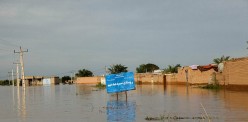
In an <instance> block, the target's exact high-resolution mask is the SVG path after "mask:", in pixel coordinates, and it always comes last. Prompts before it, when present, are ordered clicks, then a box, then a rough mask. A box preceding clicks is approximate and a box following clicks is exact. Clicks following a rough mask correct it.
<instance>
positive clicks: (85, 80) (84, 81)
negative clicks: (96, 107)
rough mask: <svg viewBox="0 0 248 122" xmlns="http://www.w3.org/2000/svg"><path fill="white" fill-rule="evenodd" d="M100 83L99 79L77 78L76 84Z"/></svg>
mask: <svg viewBox="0 0 248 122" xmlns="http://www.w3.org/2000/svg"><path fill="white" fill-rule="evenodd" d="M99 82H101V77H77V80H76V83H78V84H97V83H99Z"/></svg>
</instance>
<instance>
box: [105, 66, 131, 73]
mask: <svg viewBox="0 0 248 122" xmlns="http://www.w3.org/2000/svg"><path fill="white" fill-rule="evenodd" d="M108 70H109V72H110V73H111V74H117V73H121V72H127V71H128V70H127V67H126V66H124V65H121V64H115V65H112V66H111V67H110V68H108Z"/></svg>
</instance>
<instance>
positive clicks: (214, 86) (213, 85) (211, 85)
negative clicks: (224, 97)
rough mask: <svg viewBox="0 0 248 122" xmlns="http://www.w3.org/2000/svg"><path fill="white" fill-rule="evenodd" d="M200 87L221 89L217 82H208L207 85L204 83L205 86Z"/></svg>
mask: <svg viewBox="0 0 248 122" xmlns="http://www.w3.org/2000/svg"><path fill="white" fill-rule="evenodd" d="M201 88H203V89H221V86H220V85H218V84H216V85H215V84H208V85H205V86H202V87H201Z"/></svg>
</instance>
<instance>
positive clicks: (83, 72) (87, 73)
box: [76, 69, 93, 77]
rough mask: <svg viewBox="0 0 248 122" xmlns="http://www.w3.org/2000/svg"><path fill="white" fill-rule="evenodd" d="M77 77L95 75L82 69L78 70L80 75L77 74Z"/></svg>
mask: <svg viewBox="0 0 248 122" xmlns="http://www.w3.org/2000/svg"><path fill="white" fill-rule="evenodd" d="M76 76H77V77H92V76H93V73H92V72H91V71H90V70H87V69H82V70H78V73H77V74H76Z"/></svg>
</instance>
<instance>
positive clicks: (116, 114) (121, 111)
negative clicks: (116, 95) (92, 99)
mask: <svg viewBox="0 0 248 122" xmlns="http://www.w3.org/2000/svg"><path fill="white" fill-rule="evenodd" d="M135 118H136V102H131V101H108V102H107V120H108V122H116V121H120V122H133V121H135Z"/></svg>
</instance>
